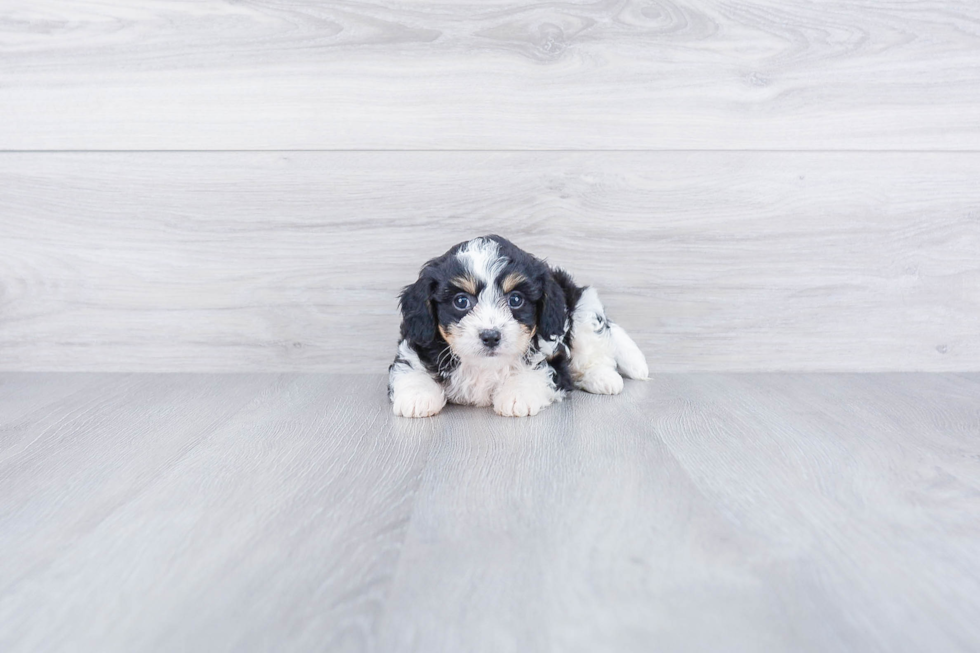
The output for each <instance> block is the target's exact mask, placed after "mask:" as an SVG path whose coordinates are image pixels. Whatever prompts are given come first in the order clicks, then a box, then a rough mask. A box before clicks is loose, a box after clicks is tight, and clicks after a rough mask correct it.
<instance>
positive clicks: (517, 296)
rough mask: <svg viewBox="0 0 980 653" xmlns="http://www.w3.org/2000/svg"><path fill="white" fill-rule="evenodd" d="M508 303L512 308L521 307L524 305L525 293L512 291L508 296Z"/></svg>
mask: <svg viewBox="0 0 980 653" xmlns="http://www.w3.org/2000/svg"><path fill="white" fill-rule="evenodd" d="M507 305H508V306H510V307H511V308H520V307H521V306H523V305H524V295H522V294H521V293H519V292H512V293H511V294H510V297H508V298H507Z"/></svg>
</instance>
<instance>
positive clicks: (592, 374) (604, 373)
mask: <svg viewBox="0 0 980 653" xmlns="http://www.w3.org/2000/svg"><path fill="white" fill-rule="evenodd" d="M576 385H577V386H578V387H580V388H581V389H582V390H585V391H586V392H591V393H592V394H594V395H618V394H619V393H620V392H622V391H623V377H621V376H620V375H619V373H618V372H616V370H614V369H612V368H610V367H598V368H592V369H591V370H589V371H588V372H586V373H585V374H583V375H582V378H581V379H579V381H578V383H576Z"/></svg>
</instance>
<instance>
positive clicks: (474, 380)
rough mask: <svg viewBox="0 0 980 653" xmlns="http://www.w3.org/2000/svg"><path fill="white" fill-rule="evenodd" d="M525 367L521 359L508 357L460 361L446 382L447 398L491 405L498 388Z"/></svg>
mask: <svg viewBox="0 0 980 653" xmlns="http://www.w3.org/2000/svg"><path fill="white" fill-rule="evenodd" d="M523 367H524V364H523V363H522V362H521V361H512V360H506V359H501V360H499V361H497V360H494V359H488V360H481V361H478V362H476V363H469V362H467V363H460V365H459V367H457V368H456V369H455V370H453V373H452V374H451V375H450V377H449V382H448V383H447V384H446V398H447V399H449V401H451V402H453V403H454V404H468V405H471V406H490V405H492V404H493V396H494V394H495V392H496V391H497V389H498V388H499V387H500V386H502V385H503V384H504V383H505V382H506V381H507V379H509V378H510V377H511V376H513V375H514V374H516V373H518V372H520V371H521V369H522V368H523Z"/></svg>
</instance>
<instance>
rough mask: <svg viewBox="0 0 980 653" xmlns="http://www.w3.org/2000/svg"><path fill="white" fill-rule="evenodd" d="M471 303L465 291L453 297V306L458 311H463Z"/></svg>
mask: <svg viewBox="0 0 980 653" xmlns="http://www.w3.org/2000/svg"><path fill="white" fill-rule="evenodd" d="M472 305H473V303H472V302H471V301H470V298H469V297H468V296H467V295H466V294H465V293H459V294H458V295H456V296H455V297H453V306H455V307H456V308H457V309H458V310H460V311H465V310H466V309H468V308H469V307H470V306H472Z"/></svg>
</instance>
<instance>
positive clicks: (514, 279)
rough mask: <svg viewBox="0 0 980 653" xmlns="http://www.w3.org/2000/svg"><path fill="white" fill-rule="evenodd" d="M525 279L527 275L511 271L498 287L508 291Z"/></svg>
mask: <svg viewBox="0 0 980 653" xmlns="http://www.w3.org/2000/svg"><path fill="white" fill-rule="evenodd" d="M525 281H527V277H525V276H524V275H523V274H521V273H520V272H511V273H510V274H508V275H507V276H506V277H504V281H503V283H501V284H500V287H501V289H503V291H504V292H510V291H511V290H513V289H514V288H516V287H517V284H519V283H523V282H525Z"/></svg>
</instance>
